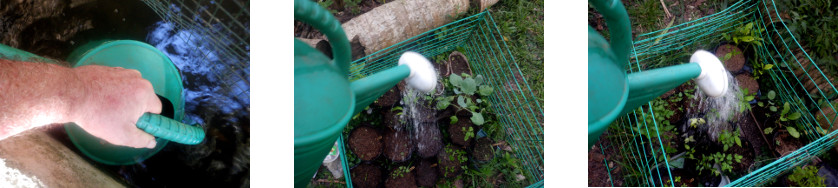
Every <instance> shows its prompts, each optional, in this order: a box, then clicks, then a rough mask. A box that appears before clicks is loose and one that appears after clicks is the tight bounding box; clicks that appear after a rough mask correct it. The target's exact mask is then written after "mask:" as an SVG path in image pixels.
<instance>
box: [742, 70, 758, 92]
mask: <svg viewBox="0 0 838 188" xmlns="http://www.w3.org/2000/svg"><path fill="white" fill-rule="evenodd" d="M736 81H738V82H739V87H740V88H742V89H748V93H756V92H757V91H759V83H757V81H756V80H754V78H753V77H751V75H748V74H740V75H738V76H736Z"/></svg>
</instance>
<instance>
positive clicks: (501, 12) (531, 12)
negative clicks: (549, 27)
mask: <svg viewBox="0 0 838 188" xmlns="http://www.w3.org/2000/svg"><path fill="white" fill-rule="evenodd" d="M489 9H490V10H491V11H492V17H493V18H494V19H495V21H496V22H497V23H498V27H499V29H500V31H501V33H502V34H503V35H504V40H505V41H506V44H507V45H508V46H509V50H510V51H511V52H512V55H513V56H514V57H515V61H516V62H517V63H518V67H519V68H520V69H521V72H522V73H523V74H524V78H525V79H526V80H527V84H529V85H530V88H531V89H532V90H533V94H534V95H535V96H534V97H536V98H537V100H538V101H539V102H540V103H542V104H543V103H544V1H543V0H538V1H534V2H530V1H524V0H517V1H511V0H507V1H500V2H498V4H495V5H494V6H492V7H491V8H489Z"/></svg>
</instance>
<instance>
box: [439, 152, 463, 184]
mask: <svg viewBox="0 0 838 188" xmlns="http://www.w3.org/2000/svg"><path fill="white" fill-rule="evenodd" d="M456 153H464V151H463V149H460V148H458V147H456V146H453V145H446V146H445V149H443V150H440V152H439V155H438V156H437V164H438V165H439V173H440V174H442V175H443V176H444V177H446V178H452V177H456V176H457V175H459V174H460V173H462V172H463V169H462V168H461V165H465V164H462V163H460V160H459V158H458V157H461V156H459V155H458V154H456Z"/></svg>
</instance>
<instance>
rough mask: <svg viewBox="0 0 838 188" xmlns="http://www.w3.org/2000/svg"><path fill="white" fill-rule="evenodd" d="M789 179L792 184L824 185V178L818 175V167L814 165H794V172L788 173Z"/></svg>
mask: <svg viewBox="0 0 838 188" xmlns="http://www.w3.org/2000/svg"><path fill="white" fill-rule="evenodd" d="M789 181H791V183H792V186H799V187H826V184H825V183H824V178H823V177H821V176H820V175H818V167H815V166H806V167H805V168H800V167H799V166H798V167H796V168H795V169H794V172H793V173H792V174H791V175H789Z"/></svg>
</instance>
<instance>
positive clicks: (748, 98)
mask: <svg viewBox="0 0 838 188" xmlns="http://www.w3.org/2000/svg"><path fill="white" fill-rule="evenodd" d="M752 100H754V96H745V101H752Z"/></svg>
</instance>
